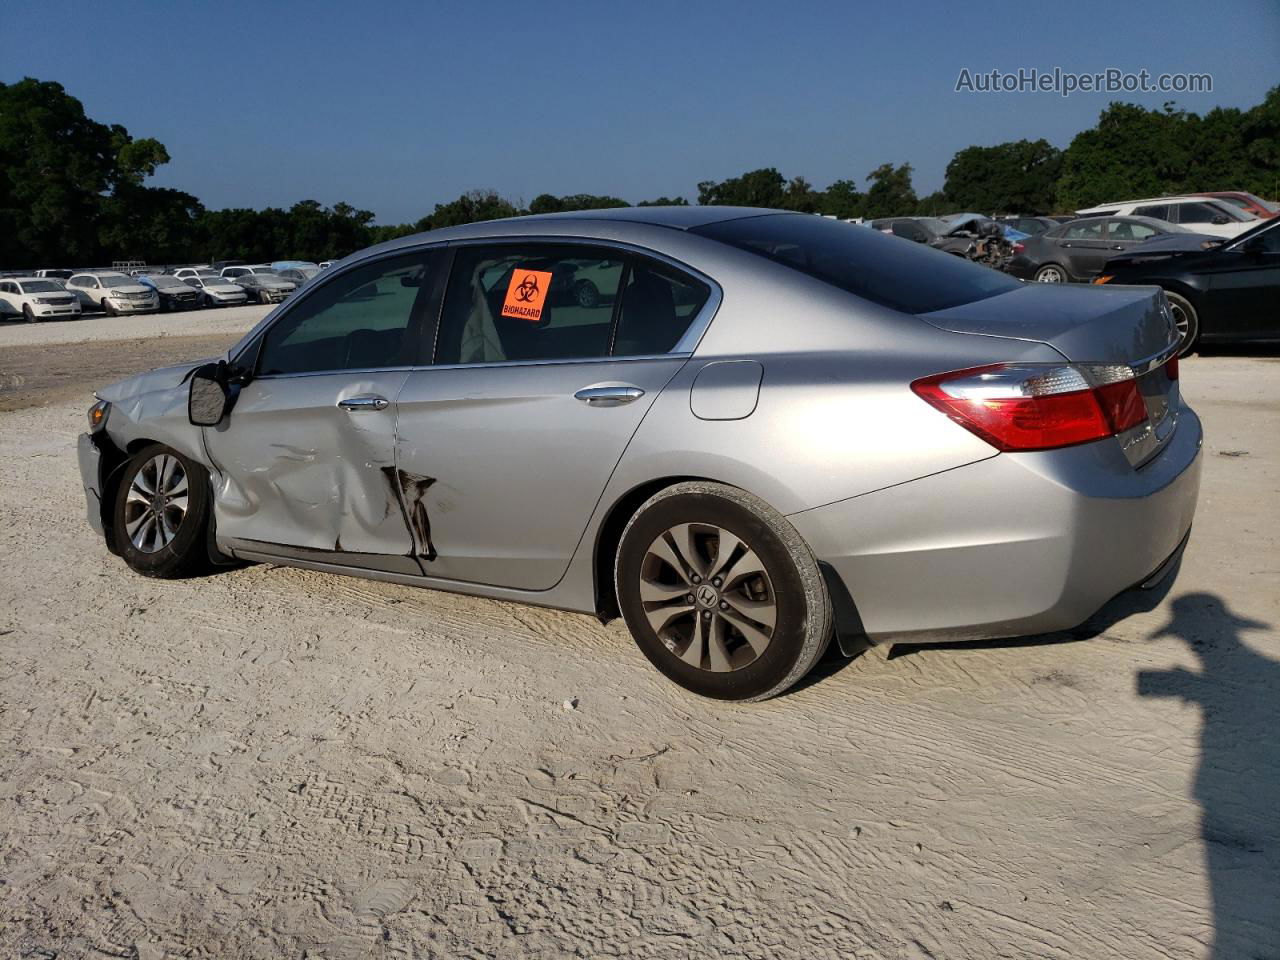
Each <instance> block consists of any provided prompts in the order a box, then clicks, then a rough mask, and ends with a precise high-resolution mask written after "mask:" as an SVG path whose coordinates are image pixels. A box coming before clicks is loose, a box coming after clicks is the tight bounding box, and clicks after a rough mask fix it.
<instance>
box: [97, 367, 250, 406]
mask: <svg viewBox="0 0 1280 960" xmlns="http://www.w3.org/2000/svg"><path fill="white" fill-rule="evenodd" d="M222 359H226V358H225V357H206V358H205V359H203V360H193V361H190V362H187V363H179V364H176V365H175V366H172V367H157V368H156V369H155V370H148V371H147V372H146V373H137V374H134V375H133V376H132V377H126V378H125V379H123V380H117V381H116V382H115V383H113V384H111V385H110V386H106V387H103V388H102V389H100V390H99V391H98V392H97V397H98V399H99V400H109V401H111V402H112V403H120V402H121V401H122V400H126V399H128V398H129V397H136V396H139V395H141V394H144V393H151V392H153V391H155V390H169V389H172V388H173V387H176V386H178V385H179V384H180V383H182V381H183V380H185V379H186V378H187V375H188V374H189V373H191V371H192V370H194V369H195V368H196V367H198V366H200V365H201V364H205V363H216V362H217V361H218V360H222Z"/></svg>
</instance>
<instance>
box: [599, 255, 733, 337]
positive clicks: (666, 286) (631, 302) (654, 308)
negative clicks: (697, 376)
mask: <svg viewBox="0 0 1280 960" xmlns="http://www.w3.org/2000/svg"><path fill="white" fill-rule="evenodd" d="M628 278H629V279H628V281H627V287H626V289H625V290H624V291H623V294H622V310H621V312H620V313H619V315H618V330H617V333H616V334H615V335H614V345H613V355H614V356H615V357H626V356H648V355H653V354H660V353H670V352H671V351H672V350H673V349H675V346H676V344H677V343H679V342H680V338H681V337H683V336H684V334H685V331H686V330H688V329H689V324H690V323H692V322H693V318H694V317H696V316H697V315H698V313H699V311H701V310H702V308H703V306H704V305H705V304H706V302H707V298H708V297H709V296H711V290H710V289H709V288H708V287H707V285H706V284H705V283H703V282H702V281H700V280H695V279H694V278H693V277H691V276H689V275H688V274H686V273H683V272H681V271H679V270H676V269H675V268H674V267H669V266H667V265H666V264H660V263H656V262H654V261H651V260H637V261H635V263H634V266H633V267H632V269H631V270H630V272H629V273H628Z"/></svg>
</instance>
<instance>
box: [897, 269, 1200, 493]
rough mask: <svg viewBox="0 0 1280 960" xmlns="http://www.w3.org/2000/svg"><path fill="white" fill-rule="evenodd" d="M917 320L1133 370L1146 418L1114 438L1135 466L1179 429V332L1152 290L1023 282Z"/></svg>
mask: <svg viewBox="0 0 1280 960" xmlns="http://www.w3.org/2000/svg"><path fill="white" fill-rule="evenodd" d="M920 319H922V320H924V321H925V322H927V323H930V324H932V325H933V326H935V327H938V328H939V329H942V330H947V331H950V332H952V333H967V334H974V335H977V336H985V337H1004V338H1010V339H1014V340H1031V341H1036V342H1039V343H1044V344H1047V345H1048V346H1050V347H1052V348H1053V349H1054V350H1056V351H1058V353H1060V354H1062V356H1063V357H1065V358H1066V359H1067V360H1070V361H1072V362H1073V363H1080V364H1085V363H1105V364H1123V365H1125V366H1127V367H1129V368H1130V369H1131V370H1132V371H1133V376H1134V378H1135V379H1136V380H1137V386H1138V390H1139V392H1140V393H1141V394H1142V399H1143V402H1144V403H1145V404H1146V408H1147V420H1146V421H1145V422H1143V423H1142V424H1140V425H1138V426H1136V427H1133V428H1132V429H1130V430H1127V431H1125V432H1124V433H1122V434H1119V435H1118V436H1117V437H1116V438H1115V440H1116V441H1117V442H1119V443H1120V445H1121V448H1122V449H1123V450H1124V454H1125V456H1126V457H1127V458H1128V460H1129V462H1130V464H1132V465H1133V466H1134V467H1135V468H1136V467H1139V466H1141V465H1142V464H1144V463H1146V462H1147V461H1149V460H1150V459H1151V458H1152V457H1154V456H1155V455H1156V454H1157V453H1158V452H1159V451H1160V449H1161V448H1162V447H1163V446H1164V445H1165V444H1166V443H1168V441H1169V438H1170V437H1172V436H1173V432H1174V430H1176V429H1177V412H1178V407H1179V395H1178V381H1177V379H1176V366H1175V367H1173V368H1172V369H1171V368H1170V366H1169V362H1168V361H1169V360H1170V359H1171V358H1173V357H1175V356H1176V355H1177V347H1178V332H1177V327H1176V326H1175V324H1174V321H1173V314H1172V312H1171V311H1170V310H1169V303H1168V300H1166V298H1165V295H1164V291H1163V290H1161V289H1160V288H1158V287H1125V286H1118V287H1112V286H1074V285H1065V284H1063V285H1060V284H1048V283H1029V284H1025V285H1023V286H1021V287H1019V288H1018V289H1017V290H1011V291H1009V292H1008V293H1004V294H1000V295H999V296H995V297H989V298H987V299H985V300H976V301H974V302H972V303H967V304H962V305H961V306H958V307H951V308H948V309H946V310H939V311H937V312H935V313H928V314H922V315H921V317H920Z"/></svg>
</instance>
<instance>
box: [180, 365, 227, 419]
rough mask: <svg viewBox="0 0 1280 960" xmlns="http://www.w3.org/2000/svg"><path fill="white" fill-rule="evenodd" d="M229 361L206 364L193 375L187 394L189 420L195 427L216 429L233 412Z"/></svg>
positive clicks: (193, 372)
mask: <svg viewBox="0 0 1280 960" xmlns="http://www.w3.org/2000/svg"><path fill="white" fill-rule="evenodd" d="M230 379H231V378H230V375H229V372H228V369H227V361H225V360H219V361H218V362H217V363H206V364H205V365H204V366H201V367H197V368H196V369H195V370H194V371H192V373H191V380H190V382H189V384H188V388H189V389H188V394H187V419H188V420H189V421H191V423H192V425H193V426H197V427H216V426H217V425H218V424H219V423H221V422H222V418H223V417H225V416H226V415H227V414H228V413H229V412H230V410H231V399H232V398H231V383H230Z"/></svg>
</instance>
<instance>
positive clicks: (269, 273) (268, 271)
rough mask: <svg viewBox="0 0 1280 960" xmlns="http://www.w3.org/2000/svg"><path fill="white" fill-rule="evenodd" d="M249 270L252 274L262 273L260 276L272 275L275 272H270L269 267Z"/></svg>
mask: <svg viewBox="0 0 1280 960" xmlns="http://www.w3.org/2000/svg"><path fill="white" fill-rule="evenodd" d="M249 270H250V271H251V272H253V273H262V274H268V275H272V274H274V273H275V271H274V270H272V269H271V268H270V267H250V268H249Z"/></svg>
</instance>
